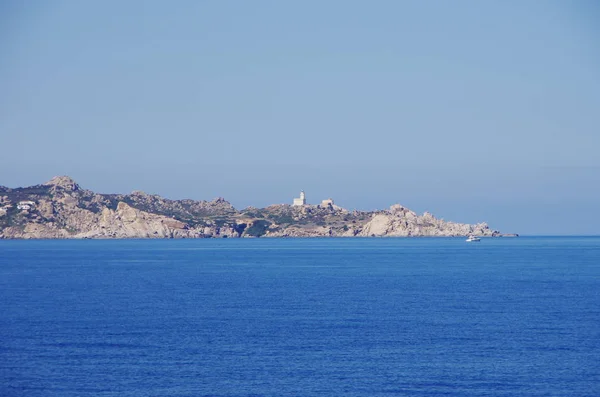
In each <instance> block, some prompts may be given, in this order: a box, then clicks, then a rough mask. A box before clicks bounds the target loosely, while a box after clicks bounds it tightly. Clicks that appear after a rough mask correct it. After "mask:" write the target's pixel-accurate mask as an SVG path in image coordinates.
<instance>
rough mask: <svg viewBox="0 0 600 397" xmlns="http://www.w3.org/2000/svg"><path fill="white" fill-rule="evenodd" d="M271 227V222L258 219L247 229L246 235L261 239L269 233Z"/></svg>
mask: <svg viewBox="0 0 600 397" xmlns="http://www.w3.org/2000/svg"><path fill="white" fill-rule="evenodd" d="M269 226H271V222H269V221H267V220H264V219H258V220H256V221H254V222H252V225H251V226H250V227H249V228H246V233H245V234H246V235H247V236H252V237H260V236H263V235H264V234H265V233H266V232H267V229H268V228H269Z"/></svg>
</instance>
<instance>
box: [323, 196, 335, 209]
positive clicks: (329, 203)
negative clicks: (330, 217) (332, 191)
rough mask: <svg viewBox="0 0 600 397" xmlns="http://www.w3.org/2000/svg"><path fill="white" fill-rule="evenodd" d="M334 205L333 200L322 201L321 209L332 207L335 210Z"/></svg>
mask: <svg viewBox="0 0 600 397" xmlns="http://www.w3.org/2000/svg"><path fill="white" fill-rule="evenodd" d="M333 206H334V203H333V199H332V198H328V199H327V200H323V201H321V207H331V208H333Z"/></svg>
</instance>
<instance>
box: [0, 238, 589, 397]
mask: <svg viewBox="0 0 600 397" xmlns="http://www.w3.org/2000/svg"><path fill="white" fill-rule="evenodd" d="M0 307H1V310H2V315H1V316H0V395H1V396H78V397H79V396H140V397H141V396H342V395H343V396H394V395H407V396H436V395H447V396H599V395H600V238H593V237H587V238H576V237H569V238H558V237H555V238H516V239H484V240H482V242H481V243H478V244H477V243H471V244H469V243H465V242H464V239H307V240H304V239H289V240H285V239H284V240H271V239H251V240H247V239H243V240H234V239H225V240H164V241H163V240H161V241H147V240H138V241H136V240H129V241H87V240H86V241H1V240H0Z"/></svg>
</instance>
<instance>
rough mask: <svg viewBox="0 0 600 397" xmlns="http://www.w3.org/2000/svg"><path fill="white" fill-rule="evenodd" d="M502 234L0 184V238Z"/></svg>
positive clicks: (323, 209)
mask: <svg viewBox="0 0 600 397" xmlns="http://www.w3.org/2000/svg"><path fill="white" fill-rule="evenodd" d="M467 235H476V236H482V237H497V236H502V235H503V234H501V233H500V232H498V231H496V230H492V229H490V228H489V227H488V225H487V224H486V223H478V224H473V225H472V224H465V223H455V222H448V221H444V220H442V219H438V218H436V217H434V216H433V215H431V214H430V213H428V212H425V213H424V214H422V215H418V214H416V213H415V212H413V211H411V210H409V209H408V208H405V207H403V206H402V205H399V204H395V205H392V206H391V207H390V208H389V209H386V210H378V211H356V210H354V211H349V210H346V209H344V208H341V207H338V206H337V205H335V204H334V203H333V201H332V200H323V202H322V203H321V204H319V205H310V204H306V203H305V201H304V194H302V195H301V198H300V199H295V200H294V205H288V204H277V205H271V206H269V207H266V208H254V207H248V208H245V209H243V210H237V209H235V208H234V207H233V206H232V205H231V204H230V203H229V202H227V201H225V200H224V199H223V198H217V199H215V200H212V201H195V200H169V199H165V198H162V197H160V196H158V195H151V194H146V193H144V192H140V191H134V192H132V193H131V194H99V193H95V192H92V191H90V190H86V189H83V188H81V187H80V186H79V185H78V184H77V183H76V182H75V181H74V180H73V179H71V178H70V177H67V176H59V177H54V178H52V179H51V180H50V181H48V182H46V183H44V184H41V185H35V186H30V187H21V188H8V187H4V186H0V238H4V239H53V238H56V239H64V238H78V239H81V238H210V237H230V238H231V237H233V238H237V237H336V236H337V237H383V236H388V237H411V236H414V237H417V236H467Z"/></svg>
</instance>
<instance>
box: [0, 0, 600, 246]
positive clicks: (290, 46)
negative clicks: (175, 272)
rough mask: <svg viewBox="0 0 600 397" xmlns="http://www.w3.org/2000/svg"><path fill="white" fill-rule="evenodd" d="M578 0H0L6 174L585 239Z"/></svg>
mask: <svg viewBox="0 0 600 397" xmlns="http://www.w3.org/2000/svg"><path fill="white" fill-rule="evenodd" d="M599 16H600V5H598V3H596V2H593V1H587V0H581V1H574V2H562V1H558V0H556V1H555V0H549V1H530V2H518V1H490V2H478V1H460V2H453V3H449V2H441V1H433V0H432V1H423V2H421V1H391V0H390V1H378V2H375V3H370V4H366V3H363V2H357V1H331V2H325V3H321V2H316V1H308V2H302V3H287V2H272V1H256V2H252V3H243V2H232V1H223V2H195V1H182V2H178V3H177V4H166V3H163V2H160V1H148V2H144V3H134V2H132V3H120V2H116V1H106V2H102V3H81V2H76V1H73V0H65V1H55V2H49V3H45V4H44V5H38V6H36V7H34V6H32V5H28V4H26V3H21V2H16V1H8V2H4V3H2V4H0V33H1V34H0V54H2V55H3V61H2V62H0V86H2V87H3V89H2V90H1V91H0V148H2V155H1V156H0V185H4V186H8V187H12V188H14V187H20V186H30V185H35V184H40V183H44V182H46V181H48V180H49V179H50V178H52V177H53V176H55V175H68V176H71V177H72V178H74V179H75V180H76V181H77V182H78V183H79V184H80V185H81V186H82V187H83V188H86V189H90V190H93V191H96V192H99V193H129V192H131V191H133V190H143V191H145V192H147V193H152V194H159V195H161V196H163V197H167V198H170V199H183V198H191V199H196V200H211V199H213V198H215V197H224V198H225V199H226V200H228V201H230V202H231V203H232V204H233V205H234V206H235V207H236V208H244V207H247V206H255V207H264V206H266V205H269V204H278V203H287V204H289V203H291V200H292V199H293V198H294V197H296V196H297V195H298V193H299V191H300V190H301V189H303V190H305V191H306V193H307V198H308V201H309V203H315V204H316V203H318V202H320V201H321V200H322V199H325V198H329V197H331V198H333V199H334V200H335V202H336V204H339V205H340V206H342V207H344V208H348V209H361V210H372V209H382V208H387V207H389V206H390V205H392V204H394V203H400V204H402V205H404V206H406V207H408V208H410V209H412V210H414V211H416V212H418V213H422V212H424V211H429V212H431V213H433V214H434V215H435V216H436V217H439V218H443V219H446V220H452V221H456V222H464V223H477V222H487V223H488V224H489V225H490V227H491V228H493V229H497V230H500V231H502V232H507V233H511V232H514V233H519V234H523V235H594V234H595V235H597V234H600V228H599V226H598V225H600V156H599V155H598V152H599V151H600V133H599V131H598V126H600V111H598V109H600V78H599V77H600V72H599V71H600V52H599V51H598V49H599V44H600V27H598V26H597V24H596V21H597V18H598V17H599Z"/></svg>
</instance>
